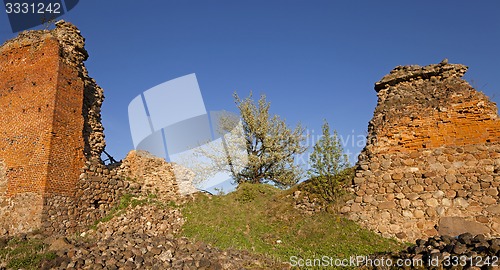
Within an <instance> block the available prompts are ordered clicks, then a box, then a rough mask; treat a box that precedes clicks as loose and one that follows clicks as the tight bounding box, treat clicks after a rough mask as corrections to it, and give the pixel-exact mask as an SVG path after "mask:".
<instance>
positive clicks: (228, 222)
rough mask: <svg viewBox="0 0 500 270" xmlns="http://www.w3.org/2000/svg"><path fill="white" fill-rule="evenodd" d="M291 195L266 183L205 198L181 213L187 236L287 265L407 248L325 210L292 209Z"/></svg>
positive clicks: (196, 201)
mask: <svg viewBox="0 0 500 270" xmlns="http://www.w3.org/2000/svg"><path fill="white" fill-rule="evenodd" d="M289 194H291V192H290V191H281V190H279V189H276V188H274V187H271V186H269V185H263V184H257V185H255V184H253V185H252V184H242V185H240V187H239V188H238V190H237V191H235V192H232V193H229V194H227V195H224V196H213V197H209V196H207V195H204V194H200V195H198V197H197V199H196V200H195V201H194V202H190V203H188V204H187V205H186V206H185V207H184V208H183V210H182V211H183V215H184V217H185V218H186V223H185V224H184V226H183V231H182V234H183V235H184V236H187V237H189V238H191V239H194V240H200V241H204V242H207V243H209V244H212V245H215V246H217V247H220V248H224V249H225V248H235V249H245V250H249V251H252V252H255V253H259V254H264V255H267V256H269V257H271V258H274V259H277V260H280V261H282V262H288V261H289V260H290V257H291V256H297V257H300V258H320V257H322V256H329V257H333V258H348V257H349V256H351V255H368V254H372V253H376V252H385V251H396V250H400V249H401V248H403V247H404V245H403V244H401V243H399V242H397V241H395V240H393V239H385V238H383V237H381V236H379V235H377V234H375V233H373V232H370V231H368V230H365V229H363V228H361V227H359V226H358V225H357V224H356V223H355V222H353V221H349V220H347V219H345V218H343V217H340V216H339V215H336V214H331V213H328V212H324V211H323V212H319V213H316V214H313V215H306V214H304V212H301V211H300V210H297V209H294V208H293V200H292V198H290V197H287V195H289ZM278 240H279V241H281V243H278V242H279V241H278Z"/></svg>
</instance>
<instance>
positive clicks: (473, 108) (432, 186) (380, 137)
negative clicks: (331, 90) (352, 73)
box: [342, 60, 500, 241]
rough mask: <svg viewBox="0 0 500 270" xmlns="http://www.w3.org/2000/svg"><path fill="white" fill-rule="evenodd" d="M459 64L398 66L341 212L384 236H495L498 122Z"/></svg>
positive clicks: (499, 225)
mask: <svg viewBox="0 0 500 270" xmlns="http://www.w3.org/2000/svg"><path fill="white" fill-rule="evenodd" d="M466 71H467V67H466V66H464V65H460V64H448V62H447V60H444V61H443V62H441V63H440V64H435V65H429V66H424V67H420V66H416V65H413V66H398V67H396V68H395V69H394V70H392V71H391V73H390V74H388V75H386V76H385V77H384V78H382V80H381V81H379V82H377V83H376V84H375V90H376V91H377V95H378V104H377V107H376V109H375V112H374V116H373V119H372V120H371V121H370V123H369V126H368V138H367V145H366V147H365V148H364V149H363V151H362V152H361V154H360V156H359V161H358V163H357V166H356V175H355V178H354V185H355V194H356V197H355V199H354V200H352V201H349V202H348V204H347V206H345V207H344V208H343V209H342V212H344V213H346V214H348V215H349V217H350V218H351V219H353V220H356V221H359V222H360V223H361V224H363V225H364V226H365V227H368V228H370V229H372V230H375V231H377V232H379V233H381V234H383V235H384V236H396V237H398V238H400V239H403V240H411V241H413V240H415V239H417V238H422V237H428V236H433V235H437V234H448V235H454V236H456V235H458V234H460V233H463V232H471V233H473V234H486V235H490V236H499V235H500V204H499V203H500V200H499V196H498V193H499V187H500V119H499V117H498V113H497V107H496V105H495V103H493V102H491V101H490V100H489V99H488V97H486V96H485V95H484V94H483V93H481V92H478V91H476V90H475V89H474V88H473V87H471V86H470V85H469V84H468V83H467V82H466V81H464V80H463V79H462V76H463V75H464V74H465V72H466Z"/></svg>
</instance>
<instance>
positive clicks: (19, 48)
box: [0, 21, 105, 234]
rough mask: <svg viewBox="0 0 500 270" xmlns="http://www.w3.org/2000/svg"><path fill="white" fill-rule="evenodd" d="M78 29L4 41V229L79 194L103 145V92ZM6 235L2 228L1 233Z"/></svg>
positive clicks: (0, 53) (0, 51) (0, 170)
mask: <svg viewBox="0 0 500 270" xmlns="http://www.w3.org/2000/svg"><path fill="white" fill-rule="evenodd" d="M84 43H85V40H84V38H83V37H82V36H81V35H80V31H79V30H78V29H77V28H76V27H75V26H73V25H72V24H70V23H67V22H64V21H60V22H58V23H56V28H55V29H54V30H51V31H48V30H41V31H29V32H23V33H21V34H20V35H19V36H18V37H17V38H15V39H13V40H10V41H8V42H6V43H5V44H3V45H2V46H1V47H0V230H3V231H4V232H5V231H8V232H10V233H13V232H23V231H29V230H32V229H36V228H39V227H40V226H41V224H42V223H43V222H44V220H43V219H44V216H46V213H44V211H45V210H44V208H45V207H44V205H45V204H46V203H47V200H48V199H50V197H51V196H54V195H57V196H65V197H72V196H74V192H75V188H76V184H77V182H78V180H79V176H80V174H81V170H82V168H83V167H84V165H85V164H86V162H97V163H100V154H101V152H102V151H103V149H104V146H105V145H104V135H103V127H102V125H101V121H100V106H101V104H102V101H103V98H104V97H103V91H102V89H101V88H100V87H99V86H97V84H96V83H95V81H94V80H93V79H91V78H89V77H88V74H87V70H86V68H85V66H84V64H83V62H84V61H85V60H86V59H87V57H88V54H87V52H86V50H85V48H84ZM0 234H1V232H0Z"/></svg>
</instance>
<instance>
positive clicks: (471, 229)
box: [438, 217, 490, 236]
mask: <svg viewBox="0 0 500 270" xmlns="http://www.w3.org/2000/svg"><path fill="white" fill-rule="evenodd" d="M438 226H439V227H438V228H439V229H438V232H439V234H440V235H450V236H458V235H461V234H463V233H470V234H472V235H478V234H488V233H490V229H489V228H488V227H487V226H485V225H483V224H480V223H478V222H475V221H470V220H466V219H465V218H461V217H444V218H441V219H440V220H439V225H438Z"/></svg>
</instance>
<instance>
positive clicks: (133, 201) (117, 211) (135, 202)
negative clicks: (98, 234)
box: [90, 194, 175, 230]
mask: <svg viewBox="0 0 500 270" xmlns="http://www.w3.org/2000/svg"><path fill="white" fill-rule="evenodd" d="M145 204H156V205H158V206H159V207H165V206H171V207H173V206H175V203H173V202H169V203H168V204H165V203H163V202H161V201H159V200H157V195H156V194H148V196H147V197H146V198H141V199H139V198H137V197H136V196H135V195H133V194H124V195H123V196H122V197H121V198H120V201H119V202H118V204H117V206H115V207H113V208H112V209H111V210H109V212H108V214H107V215H106V216H105V217H103V218H101V219H99V220H96V221H95V222H94V225H92V226H91V227H90V228H91V229H94V230H95V229H96V228H97V225H99V223H101V222H108V221H110V220H111V219H112V218H113V217H115V216H119V215H121V214H123V213H124V211H125V210H126V209H127V208H128V207H129V206H131V207H132V208H134V207H136V206H139V205H145Z"/></svg>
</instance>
